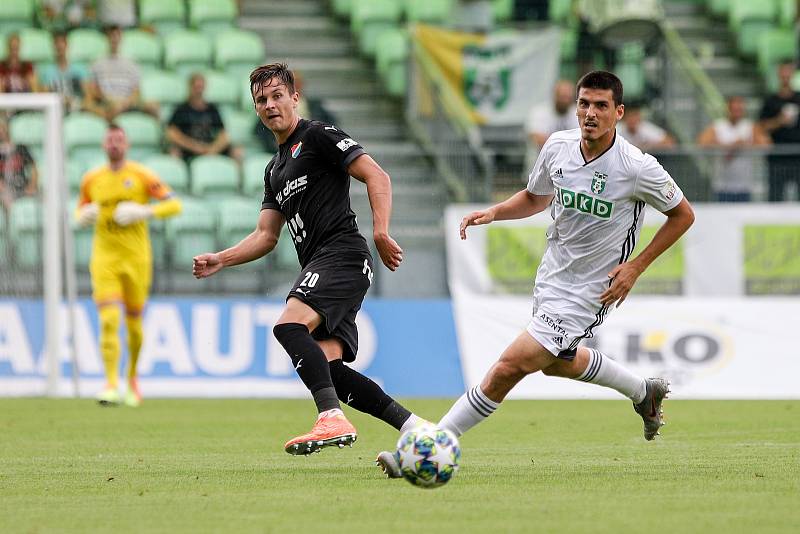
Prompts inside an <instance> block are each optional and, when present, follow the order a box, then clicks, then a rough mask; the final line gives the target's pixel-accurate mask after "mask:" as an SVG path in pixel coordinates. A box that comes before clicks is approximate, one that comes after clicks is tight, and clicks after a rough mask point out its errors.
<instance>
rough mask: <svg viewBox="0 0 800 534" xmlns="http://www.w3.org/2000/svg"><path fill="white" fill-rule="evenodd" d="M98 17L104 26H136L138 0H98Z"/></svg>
mask: <svg viewBox="0 0 800 534" xmlns="http://www.w3.org/2000/svg"><path fill="white" fill-rule="evenodd" d="M97 1H98V5H97V11H98V13H97V18H98V19H99V20H100V24H102V25H104V26H119V27H121V28H135V27H136V2H135V1H134V0H97Z"/></svg>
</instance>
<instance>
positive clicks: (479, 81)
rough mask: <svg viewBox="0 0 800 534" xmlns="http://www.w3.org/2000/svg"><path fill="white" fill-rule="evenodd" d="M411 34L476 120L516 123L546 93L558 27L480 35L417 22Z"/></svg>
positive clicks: (547, 98)
mask: <svg viewBox="0 0 800 534" xmlns="http://www.w3.org/2000/svg"><path fill="white" fill-rule="evenodd" d="M414 38H415V39H416V40H417V41H418V42H419V44H420V45H421V46H422V48H423V50H424V51H425V52H426V53H427V55H428V56H429V57H430V58H431V59H432V60H433V62H434V63H435V64H436V66H437V67H438V68H439V69H440V71H441V72H442V74H443V75H444V77H445V79H446V80H447V82H448V83H449V84H450V85H451V86H452V88H453V89H454V92H455V94H457V95H459V96H460V97H461V98H462V99H463V103H464V104H466V107H467V109H469V110H470V116H471V118H472V120H473V121H474V122H475V123H477V124H490V125H514V124H522V123H523V122H524V120H525V117H526V116H527V113H528V111H529V110H530V108H531V106H533V105H534V104H538V103H541V102H549V101H550V100H551V99H552V95H551V92H552V87H553V84H554V83H555V81H556V76H557V75H558V62H559V47H560V44H559V43H560V41H559V39H560V32H559V30H558V29H555V28H548V29H544V30H537V31H525V32H523V31H513V30H508V31H502V32H498V33H492V34H489V35H481V34H472V33H464V32H457V31H452V30H446V29H443V28H439V27H434V26H427V25H418V26H417V27H416V28H415V31H414Z"/></svg>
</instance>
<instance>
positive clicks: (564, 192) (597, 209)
mask: <svg viewBox="0 0 800 534" xmlns="http://www.w3.org/2000/svg"><path fill="white" fill-rule="evenodd" d="M558 200H559V202H560V203H561V205H562V206H564V208H569V209H575V210H578V211H580V212H582V213H586V214H588V215H593V216H595V217H597V218H598V219H610V218H611V214H612V213H613V212H614V203H613V202H609V201H608V200H603V199H601V198H597V197H593V196H592V195H587V194H586V193H576V192H575V191H570V190H569V189H564V188H561V189H558Z"/></svg>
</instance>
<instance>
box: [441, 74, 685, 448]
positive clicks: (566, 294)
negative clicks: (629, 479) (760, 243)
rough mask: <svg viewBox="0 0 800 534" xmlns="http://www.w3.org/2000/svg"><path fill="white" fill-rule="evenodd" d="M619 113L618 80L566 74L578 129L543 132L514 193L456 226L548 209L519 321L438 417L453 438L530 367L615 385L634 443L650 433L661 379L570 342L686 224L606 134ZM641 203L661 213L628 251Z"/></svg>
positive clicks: (675, 204) (659, 176) (653, 170)
mask: <svg viewBox="0 0 800 534" xmlns="http://www.w3.org/2000/svg"><path fill="white" fill-rule="evenodd" d="M624 112H625V106H623V104H622V82H620V80H619V78H617V77H616V76H615V75H614V74H612V73H610V72H605V71H594V72H590V73H588V74H586V75H585V76H584V77H583V78H581V80H580V81H579V82H578V105H577V117H578V122H579V124H580V127H579V128H576V129H573V130H567V131H563V132H558V133H556V134H553V135H551V136H550V138H549V139H548V141H547V143H545V145H544V147H543V148H542V152H541V154H540V155H539V158H538V160H537V162H536V165H535V166H534V168H533V172H531V174H530V178H529V182H528V186H527V188H526V189H523V190H522V191H520V192H518V193H517V194H515V195H514V196H512V197H511V198H509V199H508V200H506V201H504V202H501V203H499V204H496V205H494V206H492V207H491V208H488V209H486V210H481V211H476V212H473V213H470V214H469V215H467V216H466V217H464V220H463V221H462V222H461V229H460V231H461V238H462V239H466V238H467V233H466V232H467V228H468V227H470V226H474V225H479V224H489V223H491V222H493V221H499V220H509V219H523V218H526V217H530V216H531V215H534V214H536V213H539V212H541V211H544V210H545V209H548V208H550V210H551V214H552V217H553V224H552V225H551V226H550V227H549V228H548V230H547V250H546V251H545V254H544V257H543V258H542V262H541V264H540V265H539V270H538V272H537V274H536V283H535V286H534V292H533V317H532V319H531V322H530V323H529V325H528V327H527V328H526V329H525V331H523V332H522V333H521V334H520V335H519V337H517V339H516V340H514V341H513V342H512V343H511V345H509V347H508V348H507V349H506V350H505V351H504V352H503V354H502V355H501V356H500V359H499V360H497V362H496V363H495V364H494V365H493V366H492V367H491V369H490V370H489V371H488V373H487V374H486V376H485V377H484V379H483V381H482V382H481V383H480V384H479V385H477V386H475V387H473V388H471V389H470V390H468V391H467V393H465V394H464V395H463V396H462V397H461V398H460V399H458V401H456V403H455V404H454V405H453V407H452V408H451V409H450V411H449V412H448V413H447V414H445V416H444V417H443V418H442V419H441V421H439V426H440V427H441V428H445V429H448V430H450V431H452V432H454V433H455V434H456V435H461V434H463V433H464V432H465V431H467V430H468V429H470V428H472V427H473V426H475V425H476V424H478V423H479V422H481V421H483V420H484V419H485V418H486V417H488V416H489V415H490V414H491V413H492V412H494V411H495V409H496V408H497V407H498V406H499V405H500V403H501V402H502V401H503V399H505V397H506V395H508V393H509V392H510V391H511V389H512V388H513V387H514V386H515V385H516V384H517V383H518V382H519V381H520V380H522V379H523V378H524V377H525V376H527V375H529V374H532V373H535V372H537V371H542V372H543V373H544V374H546V375H551V376H560V377H564V378H571V379H575V380H582V381H584V382H591V383H594V384H598V385H601V386H605V387H609V388H613V389H615V390H617V391H619V392H620V393H622V394H623V395H625V396H627V397H628V398H630V399H631V400H632V401H633V403H634V409H635V411H636V412H637V413H638V414H639V415H640V416H641V417H642V419H643V421H644V437H645V439H647V440H652V439H654V438H655V436H656V435H657V434H658V431H659V429H660V427H661V425H662V419H661V402H662V400H663V399H664V397H665V396H666V394H667V393H668V392H669V389H668V382H667V381H666V380H664V379H662V378H651V379H645V378H642V377H640V376H637V375H635V374H633V373H632V372H630V371H629V370H628V369H626V368H625V367H623V366H622V365H621V364H619V363H617V362H616V361H614V360H613V359H611V358H609V357H607V356H605V355H603V354H602V353H601V352H599V351H598V350H595V349H590V348H587V347H584V346H581V345H580V342H581V341H582V340H584V339H587V338H590V337H593V335H594V331H595V330H596V329H597V328H599V327H600V325H601V324H602V323H603V320H604V319H605V317H606V316H607V315H608V312H610V311H611V309H612V308H613V307H615V305H616V306H619V305H620V304H621V303H622V302H623V301H624V300H625V297H627V295H628V292H629V291H630V290H631V288H632V287H633V285H634V284H635V283H636V280H637V279H638V278H639V276H640V275H641V274H642V273H643V272H644V270H645V269H646V268H647V267H648V266H649V265H650V264H651V263H652V262H653V261H654V260H655V259H656V258H657V257H658V256H660V255H661V254H662V253H663V252H664V251H665V250H667V249H668V248H669V247H670V246H672V245H673V244H674V243H675V242H676V241H677V240H678V239H679V238H680V236H681V235H683V233H684V232H686V230H687V229H688V228H689V227H690V226H691V225H692V223H693V222H694V212H693V211H692V208H691V206H690V205H689V202H688V201H687V200H686V199H685V198H684V196H683V192H682V191H681V189H680V188H679V187H678V185H677V184H676V183H675V182H674V181H673V179H672V178H671V177H670V175H669V174H668V173H667V172H666V171H665V170H664V168H663V167H662V166H661V165H660V164H659V163H658V161H656V159H655V158H654V157H653V156H651V155H648V154H643V153H642V151H641V150H639V149H638V148H636V147H634V146H633V145H631V144H630V143H629V142H628V141H626V140H625V139H624V138H623V137H622V136H621V135H617V134H616V130H615V127H616V124H617V121H619V120H620V119H621V118H622V116H623V114H624ZM645 204H649V205H651V206H653V207H654V208H656V209H658V210H659V211H661V212H663V213H664V214H665V215H666V216H667V219H666V221H665V222H664V224H663V225H662V226H661V228H660V229H659V231H658V232H657V233H656V235H655V237H654V238H653V240H652V241H651V242H650V243H649V244H648V245H647V246H646V247H645V248H644V250H642V252H641V253H639V254H638V255H637V256H636V257H635V258H631V257H630V255H631V252H632V251H633V249H634V247H635V245H636V240H637V239H638V236H639V232H640V230H641V227H642V224H643V218H644V217H643V215H644V206H645Z"/></svg>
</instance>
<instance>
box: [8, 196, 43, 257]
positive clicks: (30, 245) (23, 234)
mask: <svg viewBox="0 0 800 534" xmlns="http://www.w3.org/2000/svg"><path fill="white" fill-rule="evenodd" d="M8 233H9V238H10V241H11V246H12V249H13V251H14V258H15V260H16V265H17V267H19V268H21V269H26V270H28V269H37V268H40V267H41V264H42V261H41V257H42V241H41V240H42V209H41V205H40V204H39V200H38V199H36V198H33V197H22V198H18V199H17V200H15V201H14V203H13V204H11V209H10V210H9V215H8Z"/></svg>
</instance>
